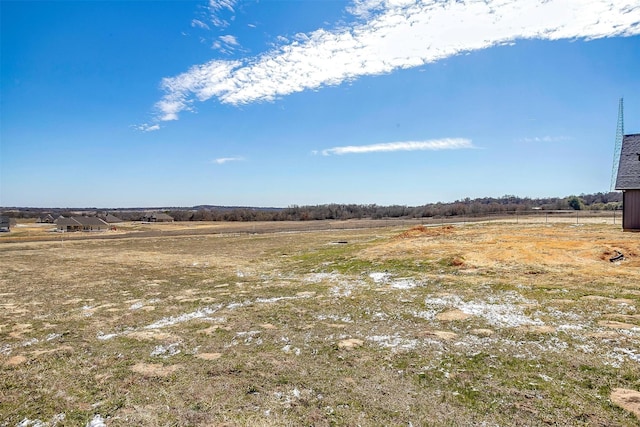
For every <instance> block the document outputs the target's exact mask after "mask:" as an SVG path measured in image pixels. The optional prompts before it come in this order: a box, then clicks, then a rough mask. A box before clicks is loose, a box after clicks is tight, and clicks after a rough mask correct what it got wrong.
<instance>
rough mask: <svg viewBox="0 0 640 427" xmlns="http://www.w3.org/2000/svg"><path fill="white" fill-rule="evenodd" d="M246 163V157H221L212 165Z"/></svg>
mask: <svg viewBox="0 0 640 427" xmlns="http://www.w3.org/2000/svg"><path fill="white" fill-rule="evenodd" d="M241 161H244V157H238V156H236V157H220V158H217V159H215V160H213V162H212V163H215V164H217V165H223V164H225V163H229V162H241Z"/></svg>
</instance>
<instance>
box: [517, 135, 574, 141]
mask: <svg viewBox="0 0 640 427" xmlns="http://www.w3.org/2000/svg"><path fill="white" fill-rule="evenodd" d="M572 139H573V138H572V137H570V136H535V137H532V138H531V137H527V138H521V139H520V142H563V141H571V140H572Z"/></svg>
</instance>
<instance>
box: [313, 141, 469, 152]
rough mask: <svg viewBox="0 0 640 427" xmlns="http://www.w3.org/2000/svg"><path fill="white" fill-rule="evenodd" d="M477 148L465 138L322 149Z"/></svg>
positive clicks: (347, 150)
mask: <svg viewBox="0 0 640 427" xmlns="http://www.w3.org/2000/svg"><path fill="white" fill-rule="evenodd" d="M465 148H475V147H474V146H473V144H472V143H471V140H469V139H465V138H444V139H431V140H427V141H403V142H385V143H381V144H371V145H347V146H343V147H333V148H327V149H325V150H322V155H323V156H331V155H343V154H363V153H381V152H387V153H388V152H393V151H425V150H430V151H439V150H460V149H465Z"/></svg>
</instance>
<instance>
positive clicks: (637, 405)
mask: <svg viewBox="0 0 640 427" xmlns="http://www.w3.org/2000/svg"><path fill="white" fill-rule="evenodd" d="M611 402H613V404H615V405H618V406H619V407H621V408H622V409H625V410H627V411H629V412H632V413H633V414H634V415H635V416H636V417H637V418H638V419H640V392H638V391H636V390H628V389H624V388H615V389H613V390H612V391H611Z"/></svg>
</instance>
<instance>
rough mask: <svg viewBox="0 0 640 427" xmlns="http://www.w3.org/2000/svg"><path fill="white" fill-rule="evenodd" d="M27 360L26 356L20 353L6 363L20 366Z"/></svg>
mask: <svg viewBox="0 0 640 427" xmlns="http://www.w3.org/2000/svg"><path fill="white" fill-rule="evenodd" d="M26 361H27V358H26V357H24V356H22V355H18V356H12V357H10V358H9V359H8V360H7V361H6V362H4V364H5V365H7V366H18V365H21V364H23V363H25V362H26Z"/></svg>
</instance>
